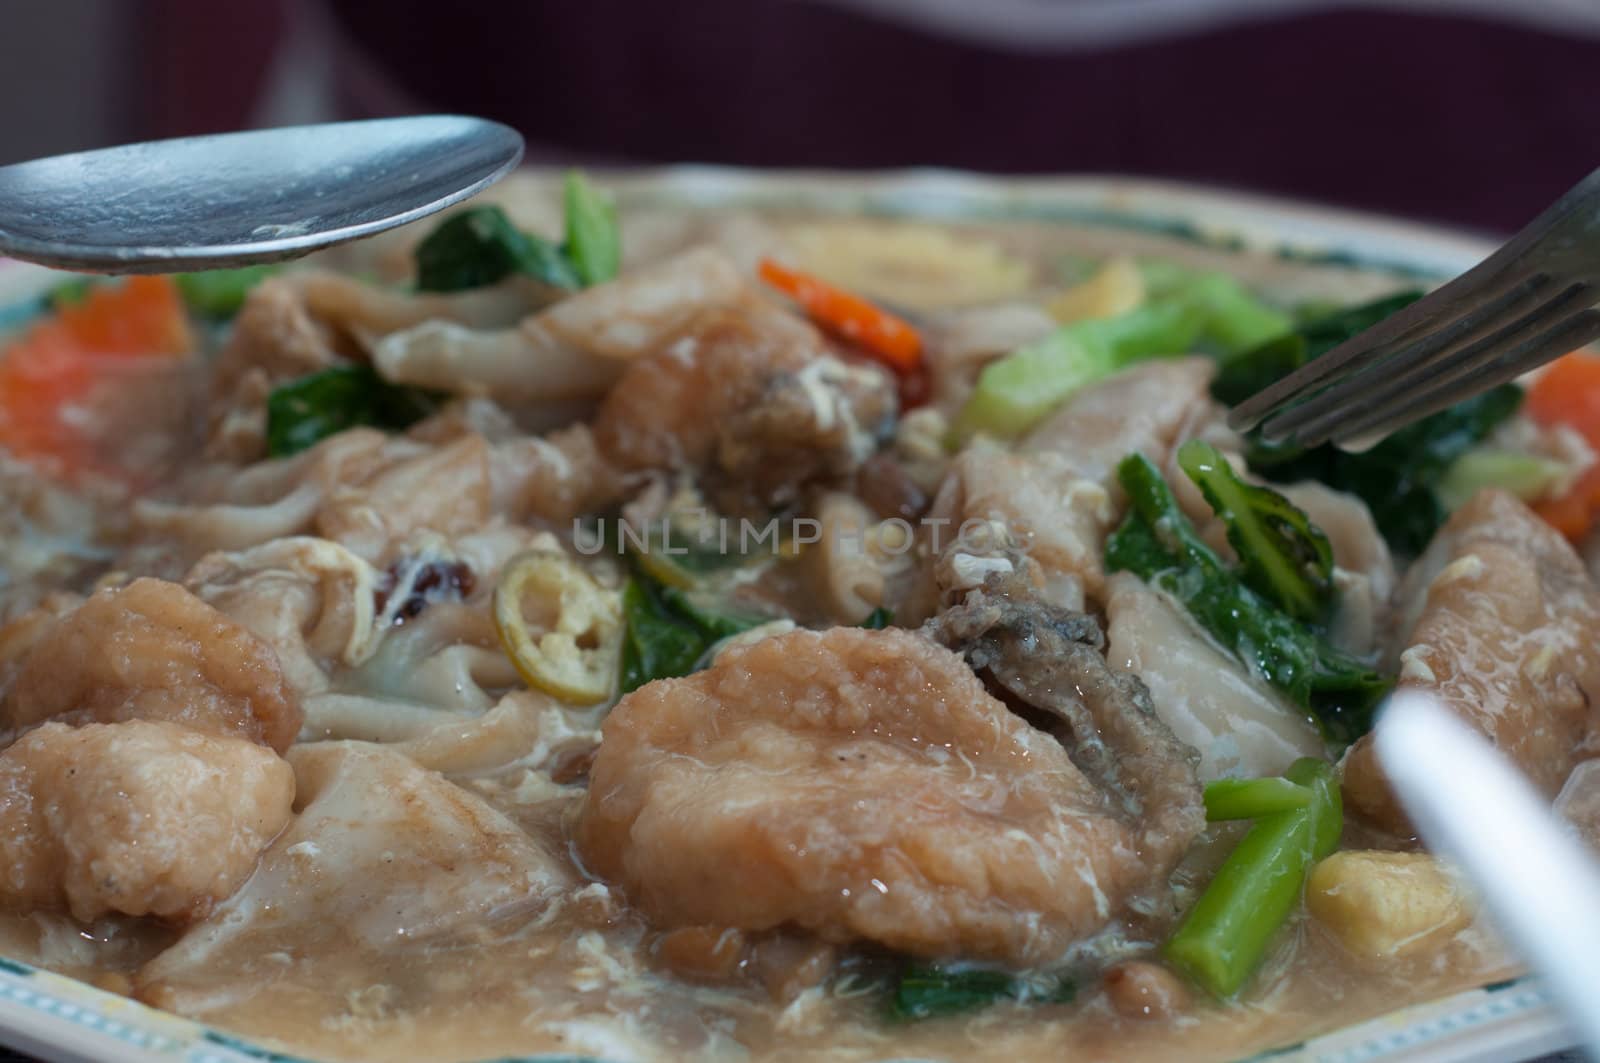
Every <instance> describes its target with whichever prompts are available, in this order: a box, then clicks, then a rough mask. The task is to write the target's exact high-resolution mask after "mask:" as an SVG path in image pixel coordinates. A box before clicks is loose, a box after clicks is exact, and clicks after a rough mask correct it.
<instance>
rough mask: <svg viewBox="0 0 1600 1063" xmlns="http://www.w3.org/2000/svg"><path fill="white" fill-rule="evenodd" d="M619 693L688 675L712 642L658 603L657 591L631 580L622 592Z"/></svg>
mask: <svg viewBox="0 0 1600 1063" xmlns="http://www.w3.org/2000/svg"><path fill="white" fill-rule="evenodd" d="M622 619H623V622H624V624H626V625H627V633H626V634H625V635H624V637H623V642H622V681H621V684H620V688H619V689H620V690H621V692H622V693H624V694H627V693H631V692H632V691H634V690H637V689H638V688H640V687H642V686H644V685H645V684H646V683H648V682H650V681H651V680H652V679H667V678H671V677H673V676H680V675H688V674H689V673H690V672H692V671H694V666H695V663H696V662H697V661H699V660H700V658H701V656H702V655H703V654H704V653H705V652H706V650H707V649H708V648H709V647H710V646H711V643H712V642H715V641H716V639H715V638H713V637H711V636H709V635H708V634H707V633H706V632H705V631H704V630H703V629H702V628H701V627H700V626H699V625H698V624H696V623H695V622H694V621H692V620H690V619H688V618H687V617H684V616H683V615H681V614H680V613H679V612H678V611H677V610H675V609H673V608H672V607H671V606H669V605H668V604H667V603H666V602H665V601H663V600H662V598H661V595H660V591H659V588H658V587H657V586H654V585H652V582H651V581H650V580H649V579H647V578H646V577H643V576H637V575H636V576H634V578H632V579H630V580H629V581H628V585H627V586H626V587H624V588H623V591H622Z"/></svg>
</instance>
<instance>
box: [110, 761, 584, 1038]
mask: <svg viewBox="0 0 1600 1063" xmlns="http://www.w3.org/2000/svg"><path fill="white" fill-rule="evenodd" d="M289 760H290V763H291V764H292V765H293V766H294V772H295V778H296V780H297V783H298V787H299V803H300V804H301V805H302V806H303V811H302V812H301V813H300V815H299V816H297V817H296V818H295V819H294V821H293V822H292V823H291V824H290V825H289V827H288V829H287V830H285V831H284V832H283V833H282V834H281V835H280V836H279V837H278V839H277V840H276V841H275V842H273V844H272V846H271V848H269V849H268V850H267V851H266V853H265V854H263V856H262V859H261V866H260V868H259V869H258V870H257V871H256V874H255V875H254V876H253V877H252V878H251V879H250V881H249V882H248V883H247V884H246V885H245V887H244V888H243V889H242V890H240V891H239V892H238V893H236V894H234V895H233V897H231V898H230V899H229V900H228V901H227V902H225V903H224V904H222V905H220V906H218V907H217V909H216V910H215V911H213V912H212V914H211V916H210V917H209V918H207V919H206V920H204V921H203V922H200V923H198V924H196V925H195V926H193V927H191V928H190V929H189V931H188V932H187V933H186V934H185V935H184V936H183V937H182V938H180V939H179V940H178V942H177V943H176V944H175V945H173V946H172V947H171V948H170V949H168V950H167V951H166V952H164V953H162V954H161V955H160V956H158V957H156V959H155V960H153V961H152V962H151V963H149V964H148V965H146V966H145V967H144V968H143V969H142V970H141V971H140V972H139V975H138V977H137V979H136V989H137V992H138V995H139V996H140V998H141V999H144V1000H147V1001H150V1002H152V1003H155V1004H157V1005H159V1006H161V1007H164V1008H168V1009H170V1010H175V1011H179V1012H182V1013H185V1014H195V1013H200V1012H204V1011H207V1010H209V1009H210V1008H212V1007H217V1006H221V1005H224V1004H226V1003H228V1002H230V1001H234V1000H238V999H241V998H242V997H244V996H248V995H252V994H255V993H261V992H272V991H273V989H274V987H280V988H281V987H284V986H293V985H295V984H297V983H299V984H313V985H316V984H328V983H327V981H318V979H319V978H324V979H326V978H332V977H334V975H333V974H332V973H331V972H330V973H324V974H318V973H317V972H316V968H317V967H318V965H319V964H325V965H329V966H331V967H334V968H337V967H338V965H339V964H340V963H342V962H344V960H345V959H346V958H348V959H350V960H351V961H352V962H355V961H356V960H358V959H359V962H360V963H361V965H362V966H361V969H362V970H364V971H366V972H368V975H367V977H370V971H371V967H370V966H369V965H370V964H371V963H372V962H373V958H374V957H381V956H398V955H399V954H401V953H412V954H413V955H414V954H415V950H417V949H418V948H421V947H425V946H426V945H427V944H428V943H430V942H435V941H441V940H449V939H450V938H451V936H452V935H454V934H458V933H471V932H476V931H480V930H482V928H483V927H484V925H485V924H486V923H488V922H491V921H493V920H496V919H501V918H505V917H509V916H512V915H517V914H520V915H532V914H536V913H537V912H539V911H540V910H541V909H542V908H543V907H545V906H546V905H548V904H549V903H550V902H551V901H552V900H553V899H554V898H555V897H556V896H557V895H558V894H560V893H562V892H563V891H565V890H567V889H569V888H571V887H573V886H574V885H576V875H575V874H574V872H573V870H572V869H571V867H570V865H569V864H568V863H567V861H566V860H565V858H564V856H562V855H561V854H560V853H559V852H558V851H556V850H555V849H554V848H547V847H546V845H545V844H544V843H541V842H539V841H536V840H535V839H534V838H532V837H530V836H529V835H528V834H526V833H524V832H523V831H522V830H521V829H520V828H518V827H517V826H516V825H515V824H513V823H512V822H511V820H509V819H508V818H507V817H506V816H505V815H504V814H502V813H500V812H497V811H495V810H494V809H493V808H491V807H490V806H489V805H488V804H486V803H485V802H484V801H483V800H482V799H481V798H479V797H477V796H475V795H473V794H472V793H470V792H468V791H466V790H463V789H461V788H460V787H458V786H456V785H455V784H454V783H451V782H450V781H449V780H447V779H445V778H444V777H443V776H442V775H439V774H437V773H436V772H432V771H427V770H424V769H423V768H420V767H418V766H417V765H416V764H414V763H412V762H411V761H410V760H409V759H408V758H406V757H405V756H403V755H401V754H399V753H394V752H390V751H388V750H385V749H382V748H379V747H376V746H370V745H366V744H364V743H360V742H319V743H314V744H311V745H301V746H297V747H296V748H295V749H294V750H292V751H291V752H290V754H289ZM374 794H383V795H384V800H382V801H377V802H375V801H374V800H373V795H374ZM362 984H363V985H365V984H367V983H366V982H363V983H362Z"/></svg>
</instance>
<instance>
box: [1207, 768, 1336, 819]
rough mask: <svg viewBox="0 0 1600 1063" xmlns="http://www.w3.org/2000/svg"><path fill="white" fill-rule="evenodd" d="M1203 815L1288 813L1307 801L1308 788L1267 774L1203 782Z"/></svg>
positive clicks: (1229, 816)
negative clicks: (1204, 785)
mask: <svg viewBox="0 0 1600 1063" xmlns="http://www.w3.org/2000/svg"><path fill="white" fill-rule="evenodd" d="M1205 800H1206V818H1207V819H1209V820H1211V821H1212V822H1213V823H1215V822H1217V821H1219V820H1225V819H1256V818H1257V817H1260V816H1265V815H1268V814H1270V813H1273V812H1289V811H1292V810H1293V809H1296V808H1305V807H1306V806H1307V805H1309V804H1310V803H1311V790H1310V789H1309V788H1308V787H1305V786H1301V785H1300V784H1299V783H1297V782H1293V781H1291V780H1289V779H1285V778H1283V777H1282V776H1281V775H1271V776H1268V777H1266V778H1264V779H1217V780H1215V781H1213V782H1208V783H1206V790H1205Z"/></svg>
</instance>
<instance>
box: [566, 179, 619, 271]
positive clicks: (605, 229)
mask: <svg viewBox="0 0 1600 1063" xmlns="http://www.w3.org/2000/svg"><path fill="white" fill-rule="evenodd" d="M563 192H564V195H563V197H562V198H563V200H564V205H565V209H566V215H567V234H566V245H565V250H566V253H567V257H568V258H569V259H571V261H572V264H573V266H574V267H575V268H576V269H577V271H578V276H579V277H581V278H582V279H583V283H584V284H603V283H605V282H606V281H608V280H610V279H611V278H613V277H615V276H616V275H617V270H618V269H619V268H620V267H621V265H622V234H621V231H620V230H619V229H618V228H617V209H616V207H615V206H614V205H612V203H611V201H610V200H609V199H607V198H606V196H605V195H604V194H603V193H601V192H600V190H599V189H597V188H595V187H594V186H593V185H591V184H590V183H589V181H588V179H587V178H586V177H584V176H583V174H581V173H579V172H578V171H577V170H569V171H568V172H567V179H566V184H565V187H564V189H563Z"/></svg>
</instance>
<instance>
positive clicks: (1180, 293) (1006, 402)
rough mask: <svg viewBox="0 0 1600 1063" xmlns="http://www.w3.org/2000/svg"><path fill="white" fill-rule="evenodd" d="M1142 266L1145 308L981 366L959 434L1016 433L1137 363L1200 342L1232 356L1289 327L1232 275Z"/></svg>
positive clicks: (1077, 325)
mask: <svg viewBox="0 0 1600 1063" xmlns="http://www.w3.org/2000/svg"><path fill="white" fill-rule="evenodd" d="M1142 268H1143V270H1144V273H1145V276H1146V284H1147V286H1148V287H1149V288H1150V290H1151V297H1150V298H1149V299H1148V300H1147V301H1146V303H1145V304H1144V305H1143V306H1141V307H1139V308H1137V309H1135V310H1130V311H1129V312H1128V313H1126V314H1119V315H1118V316H1116V317H1109V318H1092V319H1089V320H1085V321H1075V322H1073V323H1072V324H1070V325H1063V326H1062V327H1061V328H1059V329H1057V330H1056V331H1054V332H1052V333H1051V334H1050V335H1048V336H1046V337H1044V338H1043V339H1041V340H1039V341H1037V342H1035V343H1030V344H1028V345H1026V346H1024V347H1021V348H1019V349H1017V350H1016V351H1013V352H1012V353H1011V354H1009V355H1007V356H1006V357H1004V358H1001V359H999V360H998V361H995V362H991V363H990V364H989V365H988V366H986V367H985V368H984V370H983V372H982V373H981V374H980V375H979V377H978V386H977V388H976V389H975V390H974V392H973V395H972V398H971V399H970V400H969V401H968V403H967V405H966V407H965V408H964V409H962V411H961V414H960V417H959V418H958V420H957V424H956V428H957V431H958V433H959V434H960V435H963V436H967V435H971V434H973V433H976V432H987V433H990V434H992V435H998V436H1014V435H1019V434H1021V433H1022V432H1025V431H1027V430H1028V429H1029V428H1031V427H1033V426H1034V425H1035V424H1036V423H1038V422H1039V420H1041V419H1042V418H1043V417H1044V416H1045V415H1046V414H1048V413H1049V412H1050V411H1051V410H1052V409H1054V408H1055V407H1056V406H1058V405H1059V404H1060V403H1061V402H1063V401H1064V400H1065V399H1067V398H1068V397H1069V396H1071V395H1072V393H1073V392H1075V391H1077V390H1079V389H1080V388H1083V387H1085V386H1087V385H1089V384H1093V383H1095V382H1096V381H1098V380H1102V379H1104V378H1105V377H1108V376H1110V375H1112V374H1113V373H1116V372H1118V371H1120V370H1122V369H1125V368H1127V367H1128V366H1130V365H1132V364H1133V363H1135V362H1139V361H1143V360H1145V359H1147V358H1155V357H1162V356H1168V355H1179V354H1186V353H1190V352H1192V351H1195V350H1198V349H1200V348H1208V349H1211V350H1213V351H1215V352H1216V353H1218V354H1220V355H1222V356H1224V357H1231V356H1232V355H1234V354H1235V353H1237V352H1238V351H1240V350H1243V349H1246V348H1249V347H1253V346H1255V345H1256V344H1258V343H1260V342H1262V341H1263V340H1265V339H1267V338H1268V337H1271V336H1276V335H1278V334H1281V333H1283V332H1286V331H1288V329H1289V328H1290V327H1291V325H1292V321H1291V319H1290V318H1289V317H1288V316H1287V315H1285V314H1283V313H1281V312H1279V311H1277V310H1275V309H1273V308H1271V307H1269V306H1267V305H1265V304H1264V303H1262V302H1260V301H1259V300H1257V299H1256V298H1255V297H1254V296H1252V295H1250V294H1249V293H1248V292H1247V291H1245V289H1244V288H1243V287H1242V286H1241V285H1240V284H1239V282H1238V281H1236V280H1234V279H1233V278H1232V277H1228V276H1225V275H1223V274H1220V273H1194V272H1191V271H1188V270H1183V269H1181V268H1179V267H1170V268H1167V269H1162V268H1160V267H1153V266H1148V265H1147V266H1145V267H1142ZM1152 271H1154V272H1152Z"/></svg>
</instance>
